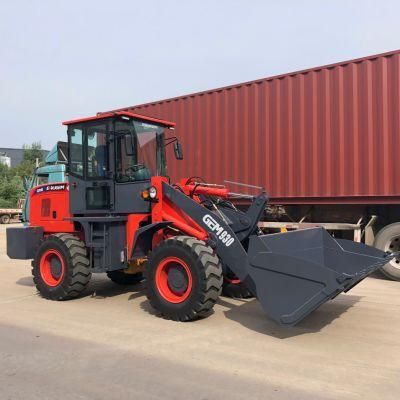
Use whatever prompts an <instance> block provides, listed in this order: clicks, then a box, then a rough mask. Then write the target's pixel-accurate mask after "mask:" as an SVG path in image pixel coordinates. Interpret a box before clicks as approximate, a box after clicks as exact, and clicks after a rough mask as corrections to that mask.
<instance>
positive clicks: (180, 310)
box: [145, 236, 223, 321]
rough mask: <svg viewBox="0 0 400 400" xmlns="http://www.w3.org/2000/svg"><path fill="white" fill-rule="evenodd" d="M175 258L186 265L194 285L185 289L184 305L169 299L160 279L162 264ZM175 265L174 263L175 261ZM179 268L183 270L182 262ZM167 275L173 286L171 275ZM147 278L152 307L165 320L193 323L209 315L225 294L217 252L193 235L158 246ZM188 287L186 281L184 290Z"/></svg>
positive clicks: (172, 239) (147, 269) (148, 296)
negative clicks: (219, 298) (221, 295)
mask: <svg viewBox="0 0 400 400" xmlns="http://www.w3.org/2000/svg"><path fill="white" fill-rule="evenodd" d="M171 259H172V260H173V259H175V260H179V262H182V263H183V264H184V265H185V268H186V269H185V271H184V272H185V273H187V275H188V277H187V278H188V279H189V276H190V285H189V284H188V285H186V289H183V291H184V294H183V295H182V298H183V299H184V300H182V301H180V302H171V301H170V300H169V299H167V298H166V297H165V295H164V294H163V292H162V290H161V289H160V287H161V286H160V284H159V279H157V276H159V275H158V274H159V271H160V268H161V267H162V265H163V264H165V263H166V262H167V261H168V260H171ZM171 263H172V264H173V261H171ZM177 266H178V267H181V265H179V263H178V264H177ZM173 268H175V266H173ZM176 268H177V267H176ZM189 274H190V275H189ZM167 276H168V277H167V278H166V279H167V280H168V284H169V279H170V273H169V272H168V274H167ZM145 278H146V286H147V288H146V289H147V298H148V299H149V301H150V304H151V305H152V307H153V308H154V309H155V310H157V311H158V312H159V313H160V315H161V316H162V317H163V318H165V319H172V320H175V321H192V320H195V319H197V318H199V317H205V316H207V315H209V314H210V312H211V310H212V308H213V307H214V304H215V303H216V302H217V300H218V297H219V295H220V294H221V289H222V281H223V278H222V266H221V263H220V261H219V259H218V257H217V256H216V255H215V253H214V251H213V249H211V247H209V246H207V245H206V244H205V243H204V242H203V241H201V240H197V239H195V238H193V237H190V236H176V237H174V238H171V239H167V240H165V241H164V242H162V243H161V244H160V245H158V246H157V247H156V248H155V249H154V251H153V252H152V253H151V254H150V256H149V260H148V262H147V267H146V270H145ZM178 281H179V279H178ZM184 284H185V282H183V287H185V286H184ZM170 290H171V289H170ZM186 296H187V297H186Z"/></svg>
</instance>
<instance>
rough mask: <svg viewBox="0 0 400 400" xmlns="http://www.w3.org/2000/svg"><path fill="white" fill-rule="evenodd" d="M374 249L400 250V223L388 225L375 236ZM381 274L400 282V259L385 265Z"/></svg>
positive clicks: (394, 259)
mask: <svg viewBox="0 0 400 400" xmlns="http://www.w3.org/2000/svg"><path fill="white" fill-rule="evenodd" d="M374 247H376V248H377V249H380V250H383V251H388V252H394V251H399V250H400V223H394V224H390V225H386V226H385V227H384V228H382V229H381V230H380V231H379V232H378V233H377V235H376V236H375V241H374ZM381 272H382V273H383V274H384V275H385V276H386V277H387V278H390V279H392V280H394V281H400V258H399V257H396V258H393V259H392V260H391V261H389V262H388V263H387V264H385V265H384V266H383V267H382V269H381Z"/></svg>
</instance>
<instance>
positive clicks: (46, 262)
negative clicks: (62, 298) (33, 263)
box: [40, 249, 65, 286]
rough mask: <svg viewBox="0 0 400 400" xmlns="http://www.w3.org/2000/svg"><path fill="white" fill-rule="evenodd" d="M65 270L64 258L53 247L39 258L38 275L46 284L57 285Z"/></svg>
mask: <svg viewBox="0 0 400 400" xmlns="http://www.w3.org/2000/svg"><path fill="white" fill-rule="evenodd" d="M64 272H65V265H64V260H63V258H62V256H61V254H60V253H59V252H58V251H57V250H54V249H50V250H47V251H45V252H44V253H43V255H42V258H41V259H40V275H41V276H42V279H43V281H44V283H45V284H46V285H48V286H57V285H58V284H59V283H60V282H61V281H62V279H63V277H64Z"/></svg>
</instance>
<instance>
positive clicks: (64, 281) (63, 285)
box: [32, 233, 91, 300]
mask: <svg viewBox="0 0 400 400" xmlns="http://www.w3.org/2000/svg"><path fill="white" fill-rule="evenodd" d="M52 253H54V254H52ZM47 258H50V259H49V260H47ZM41 261H42V262H43V265H45V264H46V263H47V265H48V264H51V266H50V267H48V268H45V267H41ZM53 262H55V264H56V266H57V264H60V265H62V267H61V272H59V273H58V274H57V275H55V273H54V274H53V271H50V272H49V270H50V269H51V268H53V265H52V263H53ZM45 272H47V274H46V273H45ZM32 275H33V281H34V283H35V285H36V288H37V290H38V291H39V293H40V294H41V295H42V296H43V297H44V298H46V299H50V300H68V299H72V298H74V297H78V296H79V295H80V294H81V293H82V292H83V291H84V290H85V288H86V286H87V284H88V283H89V281H90V277H91V273H90V270H89V259H88V257H87V250H86V246H85V244H84V243H83V242H82V241H80V240H79V239H78V238H77V237H75V236H73V235H71V234H68V233H58V234H55V235H51V236H48V237H47V238H45V239H44V240H43V241H42V243H41V244H40V246H39V247H38V249H37V252H36V256H35V258H34V260H33V261H32ZM50 280H52V282H50V283H49V281H50Z"/></svg>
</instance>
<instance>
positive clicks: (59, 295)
mask: <svg viewBox="0 0 400 400" xmlns="http://www.w3.org/2000/svg"><path fill="white" fill-rule="evenodd" d="M64 124H65V125H66V126H67V127H68V181H67V182H60V183H54V184H48V185H41V186H37V187H35V188H33V189H32V190H31V192H30V221H29V225H27V226H23V227H18V228H9V229H8V230H7V254H8V256H9V257H11V258H17V259H33V261H32V273H33V279H34V282H35V284H36V287H37V289H38V291H39V292H40V293H41V295H42V296H43V297H45V298H48V299H51V300H67V299H72V298H74V297H77V296H79V295H80V294H81V293H82V291H83V290H84V289H85V287H86V286H87V284H88V282H89V280H90V277H91V274H92V273H95V272H100V273H101V272H103V273H104V272H105V273H107V275H108V276H109V278H110V279H112V280H113V281H114V282H116V283H120V284H133V283H137V282H140V281H141V280H142V279H145V284H146V290H147V297H148V299H149V301H150V303H151V305H152V306H153V307H154V308H155V309H156V310H158V312H159V314H160V315H161V316H163V317H164V318H168V319H173V320H177V321H189V320H194V319H196V318H198V317H201V316H205V315H207V314H209V312H210V311H211V309H212V308H213V306H214V304H215V303H216V302H217V300H218V297H219V295H220V294H221V290H222V289H223V287H225V288H230V289H229V290H227V293H228V294H231V295H232V294H233V295H242V296H245V297H249V296H250V295H253V296H255V297H256V298H257V299H258V300H259V301H260V302H261V304H262V307H263V309H264V310H265V311H266V313H267V314H268V315H269V316H270V317H272V318H273V319H274V320H275V321H277V322H278V323H280V324H282V325H286V326H291V325H295V324H296V323H298V322H299V321H301V320H302V319H303V318H304V317H305V316H306V315H308V314H309V313H310V312H312V311H313V310H314V309H316V308H317V307H319V306H320V305H321V304H323V303H324V302H326V301H328V300H330V299H332V298H334V297H335V296H337V295H338V294H339V293H341V292H346V291H348V290H349V289H351V288H352V287H353V286H354V285H356V284H357V283H359V282H360V281H361V280H363V279H364V278H365V277H366V276H368V275H369V274H370V273H372V272H373V271H375V270H377V269H378V268H380V267H381V266H382V265H384V264H386V263H387V262H388V260H390V258H391V257H393V256H392V255H388V254H386V253H384V252H382V251H380V250H377V249H375V248H372V247H368V246H365V245H363V244H360V243H355V242H352V241H346V240H338V239H334V238H332V237H331V236H330V235H329V234H328V233H327V232H326V231H325V230H324V229H323V228H313V229H305V230H300V231H294V232H288V233H281V234H271V235H263V234H262V233H261V232H260V230H259V228H258V225H257V224H258V222H259V220H260V218H261V216H262V214H263V212H264V209H265V206H266V204H267V201H268V198H267V195H266V193H265V192H263V191H262V192H261V193H260V194H259V195H258V196H255V197H254V198H253V199H252V202H251V205H250V206H249V207H248V209H247V210H246V211H240V210H238V209H237V208H236V207H235V206H234V205H233V204H232V203H231V202H230V201H229V198H230V191H229V189H228V188H227V187H225V186H221V185H215V184H210V183H205V182H203V181H202V180H201V179H200V178H196V177H193V178H186V179H181V180H180V181H179V182H174V183H173V182H170V180H169V178H168V176H167V172H166V155H165V148H166V146H168V145H169V144H173V147H174V152H175V157H176V158H177V159H182V158H183V156H182V147H181V145H180V143H179V141H178V139H177V138H175V137H173V136H170V135H169V134H168V132H169V130H170V129H172V128H173V127H174V123H171V122H168V121H163V120H159V119H156V118H149V117H145V116H141V115H138V114H134V113H131V112H113V113H106V114H99V115H97V116H95V117H91V118H85V119H78V120H73V121H67V122H64Z"/></svg>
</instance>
